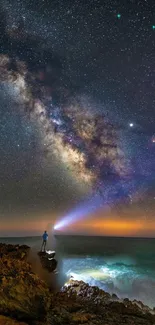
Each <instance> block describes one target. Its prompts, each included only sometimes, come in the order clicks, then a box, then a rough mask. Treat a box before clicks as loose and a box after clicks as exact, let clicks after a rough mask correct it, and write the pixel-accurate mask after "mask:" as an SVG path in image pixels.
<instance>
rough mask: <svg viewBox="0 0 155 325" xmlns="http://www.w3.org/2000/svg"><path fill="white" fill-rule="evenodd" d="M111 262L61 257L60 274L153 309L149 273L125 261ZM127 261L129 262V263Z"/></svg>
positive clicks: (154, 294)
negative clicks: (137, 301) (61, 268)
mask: <svg viewBox="0 0 155 325" xmlns="http://www.w3.org/2000/svg"><path fill="white" fill-rule="evenodd" d="M116 260H117V259H116V258H115V260H114V261H113V263H112V260H111V259H110V260H109V261H108V259H107V262H106V261H105V259H104V258H99V257H96V258H93V257H92V258H90V257H87V258H81V257H80V258H79V257H76V258H75V257H74V258H64V260H63V272H65V274H66V275H67V276H68V277H70V276H73V278H74V279H76V280H79V281H80V280H82V281H84V282H86V283H88V284H89V285H91V286H98V287H99V288H101V289H103V290H105V291H107V292H109V293H110V294H112V293H115V294H117V295H118V296H119V297H120V298H126V297H127V298H129V299H131V300H134V299H136V300H140V301H142V302H143V303H144V304H146V305H148V306H149V307H151V308H153V307H154V306H155V291H154V288H155V278H154V273H153V270H152V269H150V268H145V267H143V265H140V264H138V263H131V264H129V260H130V259H127V260H128V263H127V264H126V261H124V262H123V261H121V262H117V261H116ZM130 262H131V260H130Z"/></svg>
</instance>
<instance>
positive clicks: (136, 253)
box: [0, 236, 155, 307]
mask: <svg viewBox="0 0 155 325" xmlns="http://www.w3.org/2000/svg"><path fill="white" fill-rule="evenodd" d="M0 241H1V242H5V243H13V244H17V243H19V244H27V245H30V246H31V247H35V248H36V247H38V249H39V247H40V245H41V238H39V237H27V238H1V239H0ZM49 245H50V243H49ZM56 247H57V248H56V250H57V252H58V256H59V259H60V258H61V262H62V264H61V265H62V267H61V272H62V273H63V274H65V275H66V277H67V278H69V277H71V276H73V277H74V279H77V280H83V281H85V282H87V283H89V284H90V285H95V286H98V287H99V288H101V289H103V290H105V291H107V292H109V293H115V294H117V295H118V296H119V297H120V298H125V297H128V298H129V299H132V300H133V299H137V300H141V301H142V302H143V303H144V304H146V305H149V306H150V307H154V306H155V239H147V238H145V239H143V238H114V237H112V238H110V237H85V236H81V237H80V236H58V237H57V238H56ZM49 248H51V247H49Z"/></svg>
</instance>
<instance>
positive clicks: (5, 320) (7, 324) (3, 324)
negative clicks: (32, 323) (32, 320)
mask: <svg viewBox="0 0 155 325" xmlns="http://www.w3.org/2000/svg"><path fill="white" fill-rule="evenodd" d="M0 325H28V324H26V323H23V322H18V321H16V320H13V319H11V318H10V317H6V316H1V315H0Z"/></svg>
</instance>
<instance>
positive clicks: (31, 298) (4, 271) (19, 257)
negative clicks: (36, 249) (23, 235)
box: [0, 244, 50, 321]
mask: <svg viewBox="0 0 155 325" xmlns="http://www.w3.org/2000/svg"><path fill="white" fill-rule="evenodd" d="M7 247H8V250H7ZM28 251H29V247H27V246H23V247H22V246H21V247H19V246H14V247H13V245H8V246H7V245H4V244H3V245H1V246H0V254H1V258H0V314H2V315H7V316H11V317H14V318H16V319H19V320H25V321H27V320H30V319H31V320H44V319H46V315H47V309H48V308H49V303H50V295H49V290H48V287H47V286H46V284H45V283H44V282H43V281H41V280H40V278H39V277H38V276H37V275H36V274H34V273H33V272H32V269H31V265H30V264H29V263H27V261H26V258H27V256H28Z"/></svg>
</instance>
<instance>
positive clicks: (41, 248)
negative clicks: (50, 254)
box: [41, 241, 44, 252]
mask: <svg viewBox="0 0 155 325" xmlns="http://www.w3.org/2000/svg"><path fill="white" fill-rule="evenodd" d="M43 245H44V241H43V242H42V245H41V252H42V250H43Z"/></svg>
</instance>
